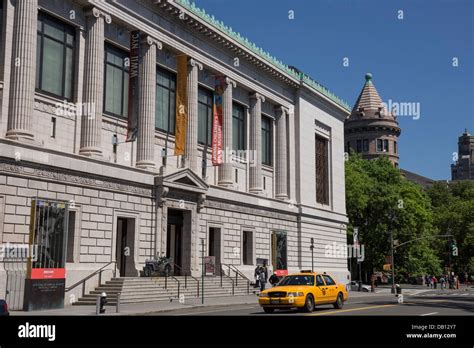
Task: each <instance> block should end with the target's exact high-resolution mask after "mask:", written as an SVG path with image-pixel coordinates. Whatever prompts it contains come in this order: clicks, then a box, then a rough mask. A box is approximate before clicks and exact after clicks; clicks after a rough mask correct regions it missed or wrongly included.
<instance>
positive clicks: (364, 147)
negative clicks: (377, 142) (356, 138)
mask: <svg viewBox="0 0 474 348" xmlns="http://www.w3.org/2000/svg"><path fill="white" fill-rule="evenodd" d="M362 151H363V152H369V139H364V140H363V142H362Z"/></svg>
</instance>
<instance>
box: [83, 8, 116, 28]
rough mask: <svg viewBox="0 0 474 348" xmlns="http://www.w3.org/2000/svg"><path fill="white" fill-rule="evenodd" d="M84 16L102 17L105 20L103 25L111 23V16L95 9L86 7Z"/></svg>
mask: <svg viewBox="0 0 474 348" xmlns="http://www.w3.org/2000/svg"><path fill="white" fill-rule="evenodd" d="M84 10H85V14H86V17H87V16H93V17H95V18H99V17H103V18H104V19H105V23H107V24H110V23H112V16H111V15H110V14H108V13H106V12H104V11H102V10H101V9H99V8H97V7H86V8H85V9H84Z"/></svg>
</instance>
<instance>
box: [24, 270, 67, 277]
mask: <svg viewBox="0 0 474 348" xmlns="http://www.w3.org/2000/svg"><path fill="white" fill-rule="evenodd" d="M64 278H66V269H65V268H32V269H31V279H64Z"/></svg>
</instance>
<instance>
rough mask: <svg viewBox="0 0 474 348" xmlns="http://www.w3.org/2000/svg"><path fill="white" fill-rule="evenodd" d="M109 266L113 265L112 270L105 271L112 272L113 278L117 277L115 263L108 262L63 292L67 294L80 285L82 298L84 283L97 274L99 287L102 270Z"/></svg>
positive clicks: (84, 290)
mask: <svg viewBox="0 0 474 348" xmlns="http://www.w3.org/2000/svg"><path fill="white" fill-rule="evenodd" d="M111 264H114V269H113V270H112V269H106V270H105V271H113V272H114V278H115V276H116V275H117V262H116V261H110V262H109V263H108V264H106V265H105V266H102V267H101V268H99V269H98V270H97V271H95V272H93V273H91V274H89V275H88V276H86V277H84V278H83V279H81V280H79V281H78V282H77V283H74V284H73V285H71V286H70V287H68V288H65V289H64V291H65V292H69V291H71V290H72V289H74V288H76V287H78V286H79V285H81V284H82V296H84V295H85V292H86V281H88V280H89V279H91V278H92V277H93V276H95V275H96V274H99V286H100V285H101V283H102V272H103V271H104V268H106V267H107V266H109V265H111Z"/></svg>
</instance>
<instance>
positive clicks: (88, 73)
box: [77, 7, 112, 157]
mask: <svg viewBox="0 0 474 348" xmlns="http://www.w3.org/2000/svg"><path fill="white" fill-rule="evenodd" d="M86 15H87V32H86V51H85V58H86V59H85V66H84V95H83V99H82V102H83V112H82V115H78V116H77V117H81V118H82V119H81V146H80V149H79V154H81V155H84V156H91V157H100V156H102V143H101V132H102V107H103V93H104V21H105V22H107V24H110V23H112V19H111V17H110V15H108V14H106V13H104V12H102V11H101V10H99V9H98V8H95V7H93V8H92V9H90V10H89V11H88V12H87V13H86Z"/></svg>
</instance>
